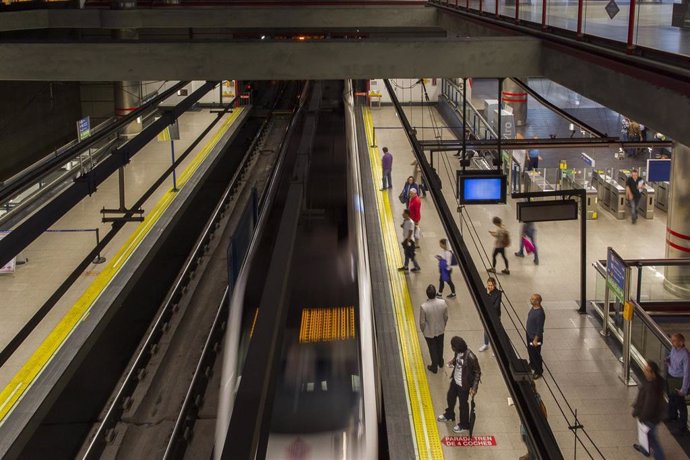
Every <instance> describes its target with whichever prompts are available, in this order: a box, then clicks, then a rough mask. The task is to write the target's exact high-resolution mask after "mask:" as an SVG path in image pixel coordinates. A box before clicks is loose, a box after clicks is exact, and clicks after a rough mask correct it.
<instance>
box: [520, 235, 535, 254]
mask: <svg viewBox="0 0 690 460" xmlns="http://www.w3.org/2000/svg"><path fill="white" fill-rule="evenodd" d="M522 245H523V246H524V247H525V251H527V254H532V253H533V252H534V244H532V242H531V241H530V239H529V238H527V237H526V236H523V237H522Z"/></svg>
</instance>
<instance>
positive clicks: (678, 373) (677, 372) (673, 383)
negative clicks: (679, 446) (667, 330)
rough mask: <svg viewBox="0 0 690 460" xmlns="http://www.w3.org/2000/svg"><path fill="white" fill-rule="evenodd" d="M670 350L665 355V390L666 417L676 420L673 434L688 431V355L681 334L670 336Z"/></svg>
mask: <svg viewBox="0 0 690 460" xmlns="http://www.w3.org/2000/svg"><path fill="white" fill-rule="evenodd" d="M671 344H672V345H673V348H671V352H670V353H669V355H668V356H667V357H666V392H667V394H668V419H669V421H671V420H678V428H677V429H676V430H675V431H674V432H673V434H680V435H682V434H686V433H687V432H688V406H686V405H685V396H686V395H687V394H688V387H690V356H688V349H687V348H685V337H684V336H683V334H678V333H676V334H673V335H672V336H671Z"/></svg>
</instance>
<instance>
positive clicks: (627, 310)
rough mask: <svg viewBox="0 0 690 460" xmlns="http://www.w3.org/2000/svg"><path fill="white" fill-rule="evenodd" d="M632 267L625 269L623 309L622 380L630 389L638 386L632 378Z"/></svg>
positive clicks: (633, 307)
mask: <svg viewBox="0 0 690 460" xmlns="http://www.w3.org/2000/svg"><path fill="white" fill-rule="evenodd" d="M629 291H630V267H629V266H628V267H625V289H624V290H623V297H624V299H625V302H624V308H623V350H622V351H623V375H621V380H622V381H623V384H624V385H625V386H628V387H632V386H636V385H637V384H636V383H635V381H634V380H633V379H631V378H630V349H631V348H632V343H631V342H632V321H633V316H634V314H633V312H634V309H635V306H634V304H633V303H632V302H631V301H630V295H629V294H630V293H629Z"/></svg>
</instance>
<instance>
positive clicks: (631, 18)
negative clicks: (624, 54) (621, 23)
mask: <svg viewBox="0 0 690 460" xmlns="http://www.w3.org/2000/svg"><path fill="white" fill-rule="evenodd" d="M636 3H637V2H636V0H630V14H629V15H628V42H627V46H628V52H630V51H632V50H633V49H635V44H634V43H633V31H634V30H635V7H636Z"/></svg>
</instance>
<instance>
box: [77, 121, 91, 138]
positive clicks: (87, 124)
mask: <svg viewBox="0 0 690 460" xmlns="http://www.w3.org/2000/svg"><path fill="white" fill-rule="evenodd" d="M89 136H91V118H90V117H86V118H82V119H81V120H79V121H77V139H78V140H79V141H80V142H81V141H83V140H84V139H86V138H87V137H89Z"/></svg>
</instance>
